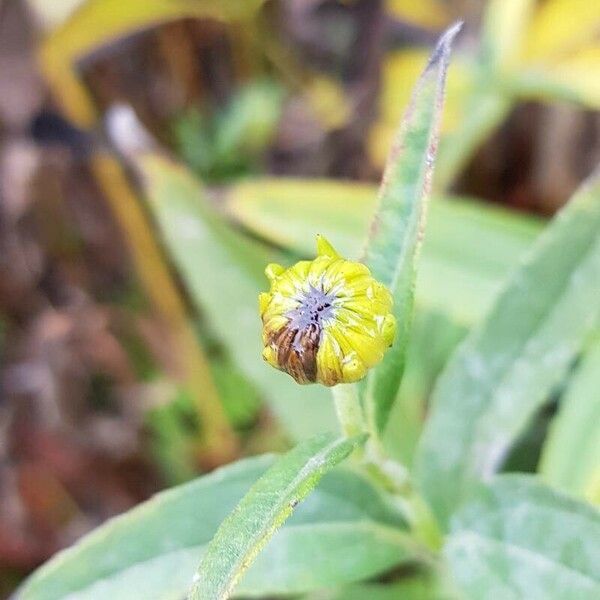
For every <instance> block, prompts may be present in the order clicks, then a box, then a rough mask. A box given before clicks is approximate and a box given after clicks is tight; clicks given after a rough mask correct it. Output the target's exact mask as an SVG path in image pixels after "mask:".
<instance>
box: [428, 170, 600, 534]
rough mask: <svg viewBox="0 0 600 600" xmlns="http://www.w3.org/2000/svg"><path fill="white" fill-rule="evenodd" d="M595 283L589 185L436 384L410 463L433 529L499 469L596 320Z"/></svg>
mask: <svg viewBox="0 0 600 600" xmlns="http://www.w3.org/2000/svg"><path fill="white" fill-rule="evenodd" d="M573 232H577V236H576V237H573ZM599 278H600V183H599V181H598V178H594V179H592V180H590V182H589V183H588V184H587V185H585V186H583V187H582V189H581V190H580V191H579V192H578V193H577V194H576V197H575V198H574V199H573V200H572V201H571V203H570V205H569V206H568V207H567V208H566V209H565V210H564V211H563V212H562V213H561V215H560V216H559V217H557V219H556V220H555V221H554V222H553V223H552V225H551V226H550V227H549V228H548V229H547V230H546V232H545V233H544V234H543V235H542V237H541V238H540V239H539V240H538V243H537V244H536V245H535V246H534V248H533V249H532V251H531V253H530V254H529V256H528V258H527V260H526V261H525V262H524V263H523V264H522V265H521V267H520V268H519V269H518V270H517V271H516V272H515V273H513V275H512V277H511V278H510V279H509V280H508V282H507V283H506V285H505V288H504V290H503V291H502V293H501V294H500V295H499V296H498V297H497V299H496V302H495V305H494V307H493V308H492V310H491V311H490V313H489V314H488V316H487V318H486V320H485V321H484V322H483V323H482V324H481V325H480V326H479V327H478V328H477V329H476V330H473V331H472V332H471V334H470V335H469V336H468V338H467V339H466V340H465V342H464V343H463V344H462V345H461V346H460V347H459V349H458V350H457V351H456V353H455V354H454V356H453V358H452V359H451V361H450V363H449V364H448V365H447V367H446V369H445V370H444V372H443V374H442V376H441V377H440V378H439V380H438V382H437V384H436V388H435V391H434V395H433V402H432V404H433V409H432V412H431V415H430V417H429V419H428V421H427V424H426V428H425V431H424V434H423V437H422V438H421V443H420V447H419V451H418V456H417V462H418V477H419V480H420V486H421V488H422V490H423V491H424V493H425V495H426V496H427V498H428V499H429V501H430V502H431V504H432V506H433V508H434V510H435V512H436V513H437V515H438V517H439V518H440V520H441V521H442V523H444V524H445V523H446V522H447V519H448V516H449V514H450V513H451V512H452V510H453V509H454V507H455V506H456V505H457V504H458V503H459V502H460V501H461V500H462V499H463V498H464V497H465V496H466V495H468V493H469V490H470V488H471V487H472V486H473V485H474V484H475V482H476V481H477V480H478V479H479V478H481V477H482V476H484V475H485V476H487V475H489V474H490V473H491V472H493V471H494V470H496V469H497V468H498V467H499V466H500V464H501V462H502V459H503V457H504V456H505V455H506V452H507V451H508V449H509V448H510V446H511V444H512V443H513V442H514V440H515V439H516V438H517V437H518V435H519V434H520V433H521V432H522V431H523V428H524V427H525V425H526V423H527V420H528V419H529V417H530V416H531V415H532V414H533V413H534V412H535V410H536V409H537V408H538V407H539V406H540V404H541V403H542V402H544V400H545V399H546V398H547V396H548V394H549V393H550V391H551V390H552V389H553V387H554V386H555V385H556V384H558V383H559V382H560V380H561V379H562V378H563V377H564V375H565V373H566V372H567V369H568V367H569V365H570V363H571V361H572V360H573V358H574V357H575V356H576V354H577V352H578V351H579V350H580V348H581V345H582V344H583V342H584V341H585V338H586V336H587V335H589V333H590V331H591V329H592V328H593V327H594V325H595V322H596V319H597V318H598V314H599V313H600V298H599V297H598V294H597V281H598V279H599Z"/></svg>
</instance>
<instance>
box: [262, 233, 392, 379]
mask: <svg viewBox="0 0 600 600" xmlns="http://www.w3.org/2000/svg"><path fill="white" fill-rule="evenodd" d="M317 253H318V256H317V258H315V259H314V260H311V261H308V260H303V261H300V262H298V263H296V264H295V265H294V266H292V267H290V268H289V269H285V268H284V267H282V266H281V265H277V264H270V265H268V266H267V268H266V269H265V274H266V276H267V277H268V279H269V281H270V282H271V289H270V290H269V292H266V293H262V294H260V296H259V304H260V316H261V318H262V322H263V344H264V350H263V358H264V359H265V360H266V361H267V362H268V363H269V364H270V365H272V366H273V367H275V368H276V369H280V370H282V371H285V372H286V373H289V374H290V375H291V376H292V377H293V378H294V379H295V380H296V381H297V382H298V383H315V382H318V383H322V384H323V385H327V386H331V385H336V384H338V383H350V382H353V381H358V380H359V379H362V378H363V377H364V376H365V374H366V372H367V370H368V369H369V368H370V367H372V366H373V365H375V364H377V363H378V362H379V361H380V360H381V359H382V358H383V355H384V353H385V351H386V349H387V348H388V347H389V346H391V344H392V342H393V340H394V334H395V331H396V320H395V318H394V316H393V315H392V313H391V312H390V311H391V308H392V296H391V294H390V293H389V291H388V290H387V289H386V288H385V286H384V285H382V284H381V283H379V282H377V281H375V279H373V277H371V273H370V271H369V269H368V268H367V267H366V266H365V265H363V264H361V263H357V262H351V261H349V260H345V259H344V258H342V257H340V256H339V254H338V253H337V252H336V251H335V250H334V249H333V247H332V246H331V244H330V243H329V242H328V241H327V240H326V239H325V238H324V237H322V236H320V235H319V236H317Z"/></svg>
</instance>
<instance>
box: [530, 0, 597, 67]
mask: <svg viewBox="0 0 600 600" xmlns="http://www.w3.org/2000/svg"><path fill="white" fill-rule="evenodd" d="M599 30H600V2H598V0H546V1H545V2H544V3H543V4H542V5H541V7H540V8H539V10H537V11H536V14H535V16H534V17H533V21H532V23H531V26H530V28H529V31H528V34H527V39H526V44H525V49H524V53H523V59H524V60H526V61H534V62H540V61H542V62H546V61H548V60H553V59H557V58H560V57H561V56H564V55H565V54H568V53H569V52H572V51H574V50H576V49H577V48H580V47H581V46H582V45H587V44H588V43H589V42H590V41H591V40H593V39H594V36H596V35H597V34H598V31H599Z"/></svg>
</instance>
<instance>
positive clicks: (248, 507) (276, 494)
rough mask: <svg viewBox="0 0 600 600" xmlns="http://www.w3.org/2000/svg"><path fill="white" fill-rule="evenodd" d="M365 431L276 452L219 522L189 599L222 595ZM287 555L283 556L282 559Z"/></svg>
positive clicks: (210, 599) (215, 598)
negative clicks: (279, 454) (277, 455)
mask: <svg viewBox="0 0 600 600" xmlns="http://www.w3.org/2000/svg"><path fill="white" fill-rule="evenodd" d="M365 440H366V436H356V437H354V438H337V437H336V436H335V435H334V434H322V435H320V436H317V437H315V438H312V439H310V440H306V441H305V442H302V443H300V444H299V445H298V446H296V447H295V448H294V449H292V450H290V451H289V452H288V453H287V454H285V455H284V456H282V457H281V458H280V459H279V460H278V461H277V462H276V463H275V464H274V465H273V466H272V467H271V468H270V469H269V470H268V471H267V472H266V473H265V474H264V475H263V476H262V477H261V478H260V479H259V480H258V481H257V482H256V483H255V484H254V485H253V486H252V487H251V488H250V491H249V492H248V493H247V494H246V495H245V496H244V498H242V500H241V501H240V503H239V504H238V505H237V507H236V508H235V510H234V511H233V512H232V513H231V515H229V517H227V519H226V520H225V521H224V522H223V523H222V524H221V526H220V527H219V529H218V531H217V533H216V534H215V537H214V538H213V539H212V541H211V542H210V544H209V545H208V548H207V550H206V554H205V555H204V557H203V558H202V562H201V563H200V566H199V567H198V572H197V574H196V577H195V582H194V585H193V586H192V589H191V592H190V594H189V598H190V599H192V600H221V599H223V598H228V597H229V596H230V595H231V592H232V590H233V588H234V587H235V585H236V584H237V582H238V581H239V579H240V578H241V576H242V575H243V574H244V572H245V571H246V569H247V568H248V567H249V565H250V564H251V563H252V562H253V561H254V560H255V559H256V557H257V555H258V553H259V552H260V551H261V550H262V549H263V547H264V546H265V544H266V543H267V541H268V540H269V538H270V537H271V536H272V535H273V534H274V533H275V531H276V530H277V529H278V528H279V527H280V526H281V525H282V524H283V523H284V521H285V520H286V519H287V518H288V517H289V516H290V515H291V514H292V511H293V510H294V508H295V507H296V505H297V504H298V503H299V502H300V501H301V500H303V499H304V497H305V496H307V495H308V494H309V493H310V492H311V490H312V489H313V488H314V487H315V486H316V485H317V483H318V482H319V480H320V479H321V478H322V477H323V475H324V474H325V473H326V472H327V471H329V470H330V469H331V468H333V467H334V466H335V465H337V464H338V463H340V462H341V461H343V460H344V459H345V458H346V457H347V456H348V455H349V454H350V453H351V452H352V451H353V450H354V449H355V448H356V447H357V446H359V445H361V444H362V443H364V441H365ZM286 560H289V558H286Z"/></svg>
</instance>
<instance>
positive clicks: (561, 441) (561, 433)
mask: <svg viewBox="0 0 600 600" xmlns="http://www.w3.org/2000/svg"><path fill="white" fill-rule="evenodd" d="M599 390H600V340H598V341H596V342H595V344H594V345H593V346H592V347H591V348H590V349H589V350H588V351H587V352H586V354H585V355H584V357H583V360H582V362H581V364H580V365H579V366H578V368H577V371H576V372H575V374H574V375H573V378H572V380H571V382H570V384H569V387H568V389H567V391H566V393H565V395H564V397H563V398H562V399H561V402H560V409H559V412H558V414H557V415H556V417H555V418H554V421H553V423H552V426H551V427H550V431H549V433H548V438H547V439H546V443H545V445H544V448H543V453H542V459H541V463H540V467H539V470H540V473H541V474H542V476H543V477H544V478H545V479H546V480H547V481H548V482H549V483H551V484H553V485H556V486H558V487H560V488H562V489H564V490H565V491H568V492H571V493H573V494H576V495H578V496H582V497H585V498H587V499H588V500H589V501H591V502H596V503H599V504H600V401H599Z"/></svg>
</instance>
